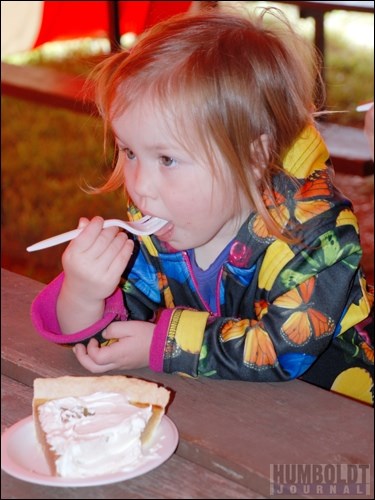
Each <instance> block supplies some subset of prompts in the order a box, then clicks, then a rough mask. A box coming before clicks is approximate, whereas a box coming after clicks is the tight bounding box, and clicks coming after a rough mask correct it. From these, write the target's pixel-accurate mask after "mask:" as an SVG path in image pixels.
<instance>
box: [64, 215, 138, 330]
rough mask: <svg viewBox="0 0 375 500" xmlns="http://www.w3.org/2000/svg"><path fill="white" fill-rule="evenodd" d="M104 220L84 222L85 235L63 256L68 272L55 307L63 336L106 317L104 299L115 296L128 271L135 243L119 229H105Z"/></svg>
mask: <svg viewBox="0 0 375 500" xmlns="http://www.w3.org/2000/svg"><path fill="white" fill-rule="evenodd" d="M103 223H104V220H103V219H102V218H101V217H94V218H93V219H92V220H91V221H89V220H88V219H85V218H82V219H80V221H79V226H78V227H79V228H83V230H82V232H81V233H80V234H79V235H78V236H77V237H76V238H75V239H74V240H72V241H71V242H70V244H69V246H68V247H67V248H66V250H65V252H64V254H63V256H62V264H63V269H64V272H65V277H64V282H63V284H62V287H61V290H60V293H59V297H58V299H57V304H56V313H57V318H58V321H59V324H60V328H61V331H62V332H63V333H64V334H69V333H74V332H78V331H81V330H83V329H85V328H87V327H89V326H90V325H93V324H94V323H96V322H97V321H99V320H100V319H101V318H102V317H103V313H104V306H105V299H106V298H107V297H109V296H110V295H112V293H113V292H114V291H115V289H116V287H117V286H118V284H119V282H120V278H121V275H122V273H123V271H124V269H125V268H126V266H127V264H128V262H129V259H130V257H131V254H132V252H133V248H134V243H133V241H132V240H130V239H129V238H128V236H127V234H126V233H124V232H123V231H119V229H118V228H117V227H109V228H106V229H103Z"/></svg>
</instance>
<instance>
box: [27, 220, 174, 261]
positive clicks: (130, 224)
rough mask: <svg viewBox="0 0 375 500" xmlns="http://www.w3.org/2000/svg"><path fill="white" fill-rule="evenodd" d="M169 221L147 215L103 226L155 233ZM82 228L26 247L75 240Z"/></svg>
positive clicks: (141, 233)
mask: <svg viewBox="0 0 375 500" xmlns="http://www.w3.org/2000/svg"><path fill="white" fill-rule="evenodd" d="M167 222H168V221H166V220H164V219H159V218H158V217H151V216H150V215H146V216H145V217H142V219H139V220H137V221H127V222H125V221H123V220H120V219H108V220H105V221H104V224H103V227H104V228H106V227H112V226H118V227H121V228H122V229H125V230H126V231H129V232H130V233H133V234H137V235H141V236H142V235H150V234H152V233H155V232H156V231H158V230H159V229H161V228H162V227H163V226H165V224H167ZM81 231H82V229H73V230H72V231H68V232H66V233H62V234H58V235H56V236H52V237H51V238H47V239H46V240H42V241H39V242H38V243H35V244H34V245H31V246H29V247H27V248H26V250H27V251H28V252H35V251H36V250H42V249H44V248H49V247H53V246H55V245H60V243H65V242H66V241H70V240H73V239H74V238H76V237H77V236H78V235H79V234H80V233H81Z"/></svg>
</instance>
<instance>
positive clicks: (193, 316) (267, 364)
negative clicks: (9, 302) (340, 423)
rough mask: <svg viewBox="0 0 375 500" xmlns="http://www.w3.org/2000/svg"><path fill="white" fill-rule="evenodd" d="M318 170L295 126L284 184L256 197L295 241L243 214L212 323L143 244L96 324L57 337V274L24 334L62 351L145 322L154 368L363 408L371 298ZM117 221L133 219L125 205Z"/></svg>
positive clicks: (175, 256)
mask: <svg viewBox="0 0 375 500" xmlns="http://www.w3.org/2000/svg"><path fill="white" fill-rule="evenodd" d="M328 165H329V158H328V152H327V149H326V146H325V145H324V143H323V141H322V139H321V137H320V135H319V133H318V132H317V130H316V129H315V127H313V126H311V127H308V128H306V129H305V130H304V131H303V133H302V134H301V135H300V137H299V138H298V140H297V141H296V142H295V144H294V146H293V147H292V148H291V150H290V151H289V152H288V154H287V155H286V157H285V159H284V168H285V169H286V170H287V171H288V172H289V173H290V174H291V176H293V179H289V178H288V177H286V176H285V175H283V176H281V177H276V178H275V179H274V192H273V196H272V197H271V196H270V194H269V193H264V199H265V202H266V205H267V207H268V210H269V211H270V213H271V214H272V215H274V216H275V217H281V218H282V220H283V221H285V224H289V225H293V227H294V228H296V227H297V228H298V234H299V235H300V236H301V237H300V238H299V240H298V241H301V242H302V241H303V243H296V244H287V243H285V242H284V241H281V240H279V239H275V238H274V237H272V236H271V235H270V234H268V231H267V229H266V227H265V225H264V223H263V220H262V219H261V218H260V216H259V215H258V214H257V213H252V214H250V215H249V217H248V219H247V221H246V222H245V223H244V224H243V225H242V227H241V228H240V230H239V232H238V234H237V236H236V238H235V239H234V241H233V244H232V246H231V248H230V252H229V255H228V258H227V260H226V262H225V263H224V265H223V266H222V269H221V271H220V273H219V276H218V281H217V290H216V294H217V295H216V302H217V311H219V312H218V313H215V314H213V313H211V312H210V311H209V310H208V308H207V306H206V304H205V303H204V301H203V299H202V298H201V296H200V293H199V290H198V289H197V284H196V280H195V277H194V275H193V274H192V269H191V265H190V262H189V258H188V255H187V253H186V252H180V251H178V252H177V251H173V250H171V249H170V248H167V247H166V245H165V244H164V243H162V242H161V241H159V240H158V239H157V238H156V237H155V236H146V237H139V238H138V239H137V242H138V243H137V244H138V249H137V253H135V258H134V261H133V263H132V264H131V265H129V266H128V269H127V270H126V272H125V273H124V277H123V278H124V279H123V281H122V283H121V286H120V287H119V288H118V290H117V291H116V292H115V293H114V294H113V295H112V296H111V297H109V298H108V299H107V301H106V309H105V314H104V316H103V318H102V320H101V321H100V322H98V323H97V324H96V325H93V326H92V327H90V328H88V329H86V330H84V331H82V332H77V333H76V334H72V335H63V334H62V333H61V331H60V328H59V325H58V321H57V318H56V314H55V309H56V307H55V302H56V300H57V296H58V293H59V290H60V287H61V283H62V280H63V275H60V276H58V277H57V278H56V279H55V280H54V281H53V282H52V283H50V284H49V285H48V286H47V287H46V288H45V289H44V290H42V292H41V293H40V294H39V295H38V296H37V298H36V299H35V301H34V303H33V305H32V317H33V321H34V325H35V326H36V328H37V330H38V331H39V333H40V334H41V335H43V336H44V337H46V338H47V339H49V340H52V341H54V342H57V343H61V344H67V343H69V344H74V343H76V342H82V341H85V340H87V339H88V338H89V337H91V336H94V335H96V336H97V338H99V340H100V332H101V331H102V329H104V328H105V327H106V326H107V325H108V324H109V323H110V322H112V321H116V320H125V319H130V320H145V321H152V322H155V323H156V327H155V330H154V336H153V340H152V346H151V353H150V367H151V368H152V369H154V370H157V371H165V372H167V373H180V374H186V375H189V376H192V377H197V376H208V377H212V378H221V379H237V380H247V381H257V382H259V381H266V382H275V381H287V380H290V379H293V378H296V377H301V378H304V379H306V380H308V381H309V382H312V383H315V384H317V385H319V386H322V387H325V388H327V389H332V390H335V391H336V392H341V393H344V394H349V395H350V396H352V397H354V398H357V399H360V400H362V401H366V402H368V403H371V402H372V390H373V360H374V355H373V341H372V339H371V338H370V335H369V333H368V332H367V329H368V325H367V327H366V323H370V320H369V319H368V318H369V315H370V312H371V309H372V302H373V294H371V293H370V292H369V291H368V286H367V285H366V281H365V278H364V276H363V273H362V270H361V268H360V265H359V263H360V260H361V255H362V251H361V247H360V243H359V234H358V225H357V220H356V218H355V216H354V215H353V212H352V206H351V203H350V202H349V201H348V200H347V199H346V198H345V197H344V196H343V195H342V194H341V193H340V192H338V191H337V190H336V189H335V188H334V186H333V185H332V183H331V179H330V168H329V166H328ZM276 205H277V207H276ZM276 209H277V212H276ZM129 211H130V215H131V216H132V217H133V218H134V216H136V217H137V216H139V214H138V213H137V210H136V209H135V207H133V206H130V207H129ZM358 324H360V326H358Z"/></svg>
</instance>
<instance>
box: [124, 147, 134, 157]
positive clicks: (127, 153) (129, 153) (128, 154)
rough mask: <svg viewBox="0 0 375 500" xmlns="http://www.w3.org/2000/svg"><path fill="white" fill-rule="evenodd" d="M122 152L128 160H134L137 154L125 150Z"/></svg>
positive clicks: (127, 149)
mask: <svg viewBox="0 0 375 500" xmlns="http://www.w3.org/2000/svg"><path fill="white" fill-rule="evenodd" d="M122 151H123V152H124V153H125V154H126V156H127V158H128V160H134V158H135V154H134V153H133V151H132V150H131V149H129V148H124V149H123V150H122Z"/></svg>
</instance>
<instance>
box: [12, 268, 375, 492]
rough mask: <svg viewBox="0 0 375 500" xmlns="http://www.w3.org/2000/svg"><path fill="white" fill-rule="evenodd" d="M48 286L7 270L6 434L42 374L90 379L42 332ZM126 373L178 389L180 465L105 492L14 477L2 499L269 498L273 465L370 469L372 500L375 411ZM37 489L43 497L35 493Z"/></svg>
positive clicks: (271, 389)
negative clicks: (33, 315)
mask: <svg viewBox="0 0 375 500" xmlns="http://www.w3.org/2000/svg"><path fill="white" fill-rule="evenodd" d="M43 286H44V285H43V284H41V283H39V282H37V281H34V280H31V279H29V278H26V277H23V276H20V275H18V274H15V273H12V272H10V271H6V270H2V374H3V376H4V377H5V381H6V382H5V383H4V387H5V388H4V401H3V404H4V406H3V412H2V430H3V426H8V425H11V424H12V423H14V422H16V421H18V420H19V419H21V418H23V417H24V416H27V415H29V414H31V399H32V389H31V387H32V383H33V380H34V378H35V377H55V376H61V375H68V374H69V375H81V376H83V375H89V373H88V372H87V371H86V370H85V369H84V368H82V367H81V366H80V365H79V363H78V362H77V360H76V359H75V357H74V355H73V353H72V352H71V350H70V349H69V348H65V347H61V346H58V345H55V344H52V343H50V342H48V341H46V340H44V339H42V338H41V337H40V336H39V335H38V334H37V333H36V332H35V330H34V328H33V326H32V324H31V321H30V304H31V302H32V300H33V298H34V297H35V296H36V294H37V293H38V292H39V291H40V290H41V289H42V288H43ZM113 373H116V372H113ZM126 374H127V375H130V376H137V377H141V378H144V379H147V380H151V381H155V382H157V383H159V384H161V385H164V386H165V387H167V388H169V389H170V390H171V391H172V393H173V399H172V402H171V404H170V405H169V407H168V410H167V415H168V416H169V417H170V418H171V419H172V421H173V422H174V423H175V424H176V426H177V428H178V431H179V436H180V442H179V445H178V447H177V450H176V452H175V454H174V455H173V456H172V458H170V459H169V460H168V461H167V462H166V463H164V464H163V465H161V466H160V467H158V468H157V469H155V470H154V471H152V472H150V473H147V474H145V475H144V476H141V477H139V478H136V479H133V480H130V481H125V482H123V483H118V484H117V485H111V486H103V487H95V488H83V489H82V488H76V489H74V488H67V489H59V488H50V487H41V486H36V485H35V486H32V485H28V484H27V483H23V482H22V481H19V480H16V479H13V478H10V476H8V475H6V476H7V481H6V485H7V486H2V488H5V490H4V491H6V494H9V495H11V496H2V498H26V497H28V498H78V497H80V498H90V496H89V495H90V491H91V493H92V492H93V491H94V492H95V498H268V497H269V495H270V468H271V464H370V467H371V495H370V496H363V497H362V498H373V466H374V444H373V443H374V414H373V409H372V408H370V407H368V406H366V405H364V404H361V403H358V402H355V401H352V400H349V399H347V398H345V397H342V396H340V395H337V394H333V393H331V392H328V391H325V390H323V389H319V388H317V387H314V386H312V385H309V384H307V383H305V382H302V381H299V380H294V381H292V382H285V383H279V384H278V383H248V382H241V381H219V380H210V379H205V378H199V379H190V378H184V377H180V376H178V375H167V374H159V373H155V372H152V371H151V370H148V369H141V370H133V371H129V372H127V373H126ZM10 379H12V380H10ZM9 394H12V397H9ZM3 419H4V420H3ZM174 478H176V479H174ZM3 484H4V482H3ZM33 488H35V490H34V491H35V495H39V496H31V497H30V496H27V494H28V493H29V492H31V491H32V490H33ZM86 489H87V490H88V492H87V493H85V491H84V490H86ZM59 490H61V491H59ZM109 491H110V495H111V496H108V494H109V493H108V494H107V493H104V492H109ZM41 492H45V496H40V494H41ZM100 492H103V493H100ZM80 494H87V496H82V497H81V496H80ZM127 494H128V495H130V496H124V495H127ZM22 495H26V496H22ZM53 495H55V496H53ZM59 495H60V496H59ZM67 495H71V496H67ZM101 495H104V496H101ZM116 495H117V496H116ZM134 495H135V496H134ZM300 496H301V497H303V496H304V495H303V494H302V495H300ZM318 497H319V496H318ZM318 497H316V498H318ZM91 498H92V497H91ZM305 498H315V497H314V495H308V494H307V495H305ZM320 498H321V496H320ZM346 498H351V496H350V495H348V496H346ZM353 498H361V496H358V495H356V496H354V497H353Z"/></svg>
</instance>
